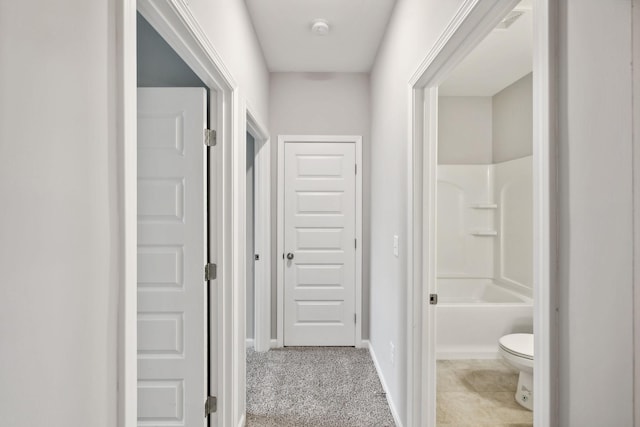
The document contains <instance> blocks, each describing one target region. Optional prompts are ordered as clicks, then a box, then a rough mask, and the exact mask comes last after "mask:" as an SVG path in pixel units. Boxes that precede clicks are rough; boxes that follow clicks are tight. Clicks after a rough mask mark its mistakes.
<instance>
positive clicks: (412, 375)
mask: <svg viewBox="0 0 640 427" xmlns="http://www.w3.org/2000/svg"><path fill="white" fill-rule="evenodd" d="M551 13H552V12H550V10H549V5H548V4H547V2H545V1H538V2H533V3H532V2H527V1H524V2H520V1H509V2H502V1H487V2H482V3H481V4H480V3H476V2H468V3H467V6H466V7H462V8H461V9H460V12H459V13H458V15H457V16H456V17H454V19H453V20H452V22H451V24H450V26H449V27H448V28H447V30H446V31H445V33H444V34H443V35H442V37H441V40H440V41H439V42H437V43H436V45H435V48H434V49H433V51H432V52H431V53H430V54H429V55H428V56H427V58H426V59H425V60H424V62H423V64H422V65H421V66H420V67H419V69H418V70H417V71H416V73H415V75H414V78H412V80H411V98H412V111H413V113H412V128H411V135H412V142H413V143H412V153H411V155H412V159H411V161H410V165H411V169H412V170H411V175H410V176H411V177H412V178H411V181H412V187H413V189H412V200H411V209H410V212H411V221H410V223H409V233H408V235H410V236H413V241H412V242H410V243H409V248H408V249H409V253H410V256H409V271H408V274H409V277H410V283H411V287H410V293H409V301H410V302H409V304H408V311H409V318H408V322H409V331H411V333H410V335H409V337H408V338H409V339H408V343H409V353H410V354H409V364H408V366H409V372H408V385H409V389H408V393H409V396H410V399H409V411H408V413H409V419H410V423H411V424H415V425H427V426H435V425H446V421H447V420H445V419H443V418H442V415H445V411H443V413H442V414H438V413H437V412H438V411H439V410H440V409H436V408H438V407H437V406H436V400H437V397H436V396H437V386H438V379H440V380H441V381H442V383H443V384H442V385H443V386H445V387H446V386H449V387H452V386H454V387H455V384H452V382H448V384H446V383H447V381H446V380H447V378H445V377H446V376H447V375H449V378H448V379H452V378H453V379H454V380H456V379H458V380H459V379H460V377H459V376H456V373H455V369H454V370H453V371H452V370H449V371H446V372H444V369H443V372H440V374H441V375H440V377H438V375H437V374H438V372H437V369H436V366H437V360H436V359H437V358H438V357H440V358H446V359H461V358H473V359H478V358H482V359H485V360H486V359H487V358H493V360H500V359H496V357H497V356H498V355H499V354H500V353H499V352H498V349H499V348H501V347H500V346H499V344H498V340H499V338H500V337H495V336H494V335H496V334H497V335H501V336H502V335H505V334H506V335H509V334H510V333H514V332H533V334H532V338H533V339H532V345H531V347H534V346H535V349H536V351H535V358H534V360H533V362H532V364H533V381H529V383H531V384H529V383H528V384H527V387H525V389H526V390H527V391H531V389H532V393H531V395H527V396H525V398H524V400H529V399H532V400H533V401H534V402H535V406H534V407H533V423H534V425H535V426H544V425H551V424H552V423H551V412H552V408H553V406H552V402H553V401H554V396H555V394H554V393H555V388H554V387H552V378H551V371H552V366H553V363H554V361H553V359H552V357H551V355H552V354H553V353H552V351H551V343H552V342H553V340H554V337H553V336H552V329H551V328H550V325H551V322H552V318H553V313H552V310H551V307H553V305H552V304H553V295H552V288H551V284H552V276H551V271H552V266H551V259H552V251H553V247H552V240H551V233H550V230H552V229H553V218H554V215H553V213H552V209H553V206H552V205H551V200H552V199H551V195H552V193H553V191H552V188H553V186H552V185H551V180H552V176H553V175H552V173H551V171H552V156H551V155H550V153H551V152H552V143H553V128H552V123H553V122H552V120H551V118H552V117H553V114H554V109H553V105H554V104H553V103H552V95H551V91H550V87H551V85H552V78H553V68H552V63H551V59H550V58H552V52H551V47H550V44H549V39H550V37H552V36H553V34H552V31H551V29H552V27H551V18H550V16H551ZM527 14H529V16H528V17H527ZM523 18H524V19H530V20H532V25H533V37H532V43H531V44H532V45H533V46H532V48H533V53H532V54H531V51H526V49H525V51H524V52H522V50H521V48H518V49H517V52H518V54H521V53H524V54H526V55H531V56H529V58H530V61H529V64H530V65H529V67H530V68H529V70H528V71H527V70H525V69H522V70H520V71H517V72H519V73H520V74H521V75H520V76H517V77H518V78H514V79H513V81H511V82H509V84H506V85H502V86H503V87H498V86H496V88H495V89H496V92H494V93H493V94H491V97H492V98H491V99H469V97H468V95H477V93H470V92H468V91H470V90H471V89H472V88H473V87H474V85H477V84H478V83H481V81H479V80H480V79H476V78H475V77H476V76H477V74H478V73H476V75H474V76H473V78H468V79H465V77H464V75H465V72H467V73H468V72H469V71H470V70H469V68H470V67H469V65H470V64H473V63H474V61H475V63H476V64H479V65H480V67H481V68H482V69H485V70H486V69H488V70H492V69H493V70H494V67H495V66H496V64H494V63H493V59H495V58H492V59H491V60H487V59H482V58H481V59H480V60H479V58H477V57H474V55H476V56H477V51H481V50H482V49H483V47H482V43H486V42H482V41H483V40H485V39H486V40H490V39H491V38H494V39H495V38H496V37H494V36H490V37H489V38H487V35H489V34H490V33H492V31H494V32H498V31H503V32H505V31H507V32H508V31H509V27H511V31H513V30H515V29H517V28H518V27H517V26H518V22H520V25H522V24H523V23H525V22H526V21H523V20H522V19H523ZM529 37H530V36H529ZM498 38H499V37H498ZM509 40H510V41H513V37H510V38H509ZM474 49H476V51H474ZM501 49H502V50H501V52H503V53H504V49H507V47H505V46H502V47H501ZM498 56H499V55H498ZM515 56H517V55H511V59H512V62H511V63H510V64H508V67H507V68H508V69H511V70H512V71H516V68H517V67H516V65H517V64H516V63H517V58H515ZM498 66H499V65H498ZM465 67H466V69H465ZM471 68H472V67H471ZM504 71H508V70H507V69H502V70H500V72H493V73H491V78H492V79H493V80H491V79H489V81H493V82H494V83H495V79H496V78H497V77H498V76H499V75H501V74H504ZM531 71H532V75H531V76H527V74H528V73H529V72H531ZM480 73H481V72H480ZM469 76H471V74H468V77H469ZM520 80H522V81H520ZM527 82H530V86H531V87H532V103H533V114H531V116H532V118H531V123H532V132H530V131H527V132H526V133H525V134H528V139H529V140H531V141H532V143H531V148H530V151H529V153H524V154H530V157H529V158H528V159H526V158H518V157H527V156H524V155H522V156H521V155H516V156H515V157H513V156H512V154H513V153H510V154H508V155H507V156H506V158H499V159H497V160H498V161H494V160H496V158H494V154H496V150H497V151H498V152H499V153H502V154H504V153H507V152H508V150H509V149H511V148H513V147H514V146H517V145H518V144H517V143H516V144H514V141H513V139H512V140H511V142H510V144H508V145H507V147H511V148H508V149H507V151H505V147H503V146H500V147H498V148H497V149H496V150H494V140H495V139H497V138H499V137H500V136H499V135H498V134H497V133H496V134H494V132H493V130H494V129H493V128H494V127H495V126H496V122H495V119H496V117H495V116H494V117H492V115H494V110H495V108H501V107H500V106H498V105H494V104H496V103H498V100H496V99H495V96H497V95H498V93H499V92H501V91H502V90H505V89H509V88H511V86H512V85H513V84H514V83H515V85H518V83H520V85H519V86H523V85H526V83H527ZM499 86H500V85H499ZM511 89H512V91H513V89H514V88H511ZM465 91H467V92H466V93H464V92H465ZM443 94H444V95H449V96H443ZM451 95H457V96H456V97H455V98H452V97H451ZM462 95H466V97H462ZM476 98H479V97H476ZM500 102H501V101H500ZM527 102H529V105H531V104H530V103H531V101H527ZM494 107H495V108H494ZM525 108H526V107H525ZM452 111H454V112H457V113H456V114H454V115H451V114H450V113H451V112H452ZM511 112H513V111H511ZM520 112H521V111H520ZM465 113H466V117H465V118H464V119H462V120H461V116H463V115H465ZM482 115H484V116H485V117H489V118H490V119H491V123H490V124H489V125H488V126H487V124H488V123H489V122H487V121H486V120H485V121H480V120H479V117H481V116H482ZM496 115H500V112H496ZM451 118H453V120H451ZM515 120H516V119H513V118H512V119H511V122H509V121H507V125H509V126H510V125H512V124H513V125H515V123H514V121H515ZM456 123H457V125H456ZM461 123H464V124H465V126H464V129H462V127H461V126H460V124H461ZM498 125H500V124H498ZM456 126H458V127H456ZM470 126H471V127H474V126H475V127H474V129H475V130H474V131H473V132H470V135H467V136H466V137H471V140H470V141H471V143H470V144H469V145H468V146H466V147H465V146H461V145H460V141H461V140H464V139H465V135H463V133H464V131H466V130H468V129H469V127H470ZM516 127H517V126H516ZM517 130H519V131H523V128H522V127H521V128H519V129H517ZM496 132H501V130H497V131H496ZM531 133H532V134H533V135H532V136H531ZM483 135H484V137H483ZM447 139H448V142H447ZM483 141H484V142H485V144H484V145H485V146H486V148H488V147H490V149H491V155H490V156H488V157H487V158H486V160H484V161H482V162H477V161H469V158H464V156H467V157H468V156H471V157H473V156H476V157H477V156H482V147H483ZM456 144H457V146H456ZM485 151H486V150H485ZM485 154H486V153H485ZM502 154H500V155H502ZM520 154H522V153H520ZM456 156H462V158H455V157H456ZM509 156H512V157H513V158H511V157H509ZM439 160H440V164H439ZM476 160H477V159H476ZM489 160H490V161H489ZM501 160H511V161H507V162H502V161H501ZM442 163H458V165H451V164H448V165H443V164H442ZM460 163H485V164H481V165H466V166H461V165H459V164H460ZM524 163H526V164H524ZM498 169H499V170H498ZM474 174H475V175H477V176H475V177H474ZM526 175H528V176H530V178H529V179H528V180H527V178H526ZM527 183H528V184H527ZM518 186H520V187H521V188H519V190H518V191H512V190H513V189H515V188H516V187H518ZM496 187H498V188H496ZM505 196H506V197H507V199H505ZM496 197H497V198H496ZM447 206H448V208H446V207H447ZM443 209H446V215H444V211H443ZM517 218H520V219H519V220H518V221H519V223H516V224H514V223H510V222H509V221H512V220H513V219H517ZM526 224H529V225H528V226H527V225H526ZM521 225H522V226H521ZM519 226H521V227H519ZM514 230H515V234H514ZM518 233H520V236H519V237H515V236H516V235H518ZM524 237H526V238H525V239H524V240H522V239H520V238H524ZM519 239H520V240H519ZM524 241H530V242H531V244H523V242H524ZM505 248H508V249H509V257H507V256H506V254H505V250H504V249H505ZM461 255H463V256H465V259H464V260H463V259H462V257H461ZM480 279H484V281H482V280H480ZM445 282H446V283H445ZM528 284H530V286H527V285H528ZM454 291H455V292H454ZM456 292H457V293H456ZM487 292H488V293H491V295H488V294H487ZM483 293H484V294H485V297H486V298H485V299H487V300H488V299H491V298H489V297H492V298H493V299H492V300H491V301H493V300H494V299H496V298H497V299H499V300H500V301H502V302H503V303H502V307H497V306H498V305H499V304H497V303H494V302H495V301H494V302H491V303H487V304H484V305H485V306H484V307H482V308H479V307H478V304H471V302H477V301H475V299H479V300H481V299H482V298H480V297H479V298H475V299H474V295H475V296H478V295H480V296H482V294H483ZM498 294H500V295H498ZM505 295H506V296H507V297H508V298H507V299H509V298H512V299H514V301H512V302H511V303H506V302H505V301H506V300H505V299H504V298H503V297H505ZM456 297H459V298H467V300H469V301H467V303H464V304H463V303H459V304H458V305H457V307H456V304H455V303H452V301H453V300H455V299H456ZM531 299H533V302H531ZM471 300H474V301H471ZM470 301H471V302H470ZM458 302H460V301H458ZM507 305H509V306H510V307H509V308H508V309H507V310H506V311H507V312H508V313H505V312H504V310H503V314H505V315H506V317H505V316H503V317H505V318H504V319H503V323H504V324H500V325H497V324H496V323H495V322H496V318H497V317H500V316H497V315H496V313H495V310H496V309H497V308H502V309H504V308H505V307H506V306H507ZM460 307H463V308H464V307H466V310H467V312H465V313H464V314H461V313H460V311H459V310H458V311H454V309H456V308H457V309H460ZM482 309H484V314H485V320H488V323H487V321H485V322H484V323H485V324H484V326H482V327H480V326H478V325H479V324H480V320H479V319H476V320H472V321H469V319H471V318H472V317H473V316H482V314H483V313H481V312H480V311H481V310H482ZM479 310H480V311H479ZM514 310H516V311H517V310H520V311H519V312H515V311H514ZM487 311H488V315H487ZM509 316H511V317H509ZM463 317H464V319H463ZM467 321H469V322H468V323H467ZM447 328H448V329H447ZM474 328H476V329H474ZM478 328H479V330H477V329H478ZM470 329H474V330H476V332H478V333H477V334H473V337H470V336H468V335H465V332H468V331H469V330H470ZM445 330H446V331H445ZM492 331H493V332H492ZM438 332H440V333H438ZM489 335H491V336H489ZM528 337H531V335H530V334H529V335H528ZM481 338H482V339H484V341H482V339H481ZM481 341H482V342H481ZM532 353H533V352H532V349H531V356H533V354H532ZM482 363H485V364H486V363H489V362H481V363H480V364H482ZM450 365H452V366H454V365H455V363H451V364H450ZM440 366H441V367H443V366H444V365H443V364H442V362H441V363H440ZM485 368H486V366H483V367H482V369H481V370H483V372H484V373H487V371H491V369H489V370H487V369H485ZM465 369H467V374H469V375H471V376H473V367H472V366H465ZM492 369H493V368H492ZM494 371H495V369H494ZM494 376H495V375H494ZM476 377H477V375H476ZM462 380H463V381H464V378H463V379H462ZM453 382H455V381H453ZM467 382H468V381H467ZM471 382H473V381H471ZM506 382H507V383H509V384H501V385H500V386H501V387H505V386H506V385H509V388H511V385H513V384H511V382H513V376H511V377H509V379H508V381H506ZM457 385H459V386H462V387H465V388H469V387H470V388H473V384H471V385H470V384H461V382H460V381H459V383H458V384H457ZM485 385H487V384H485ZM467 386H468V387H467ZM515 389H516V387H515V385H514V387H513V390H512V391H505V393H508V394H511V397H510V399H513V401H515V391H516V390H515ZM440 391H441V390H440ZM513 401H512V400H510V401H509V402H508V403H509V404H513ZM524 414H525V415H526V413H524Z"/></svg>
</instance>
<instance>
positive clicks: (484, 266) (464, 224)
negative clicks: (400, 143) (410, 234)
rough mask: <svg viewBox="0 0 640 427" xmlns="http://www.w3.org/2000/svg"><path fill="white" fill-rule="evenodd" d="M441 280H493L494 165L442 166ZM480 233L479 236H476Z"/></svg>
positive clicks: (438, 208) (439, 173)
mask: <svg viewBox="0 0 640 427" xmlns="http://www.w3.org/2000/svg"><path fill="white" fill-rule="evenodd" d="M437 191H438V205H437V220H436V221H437V239H438V244H437V249H436V250H437V255H436V259H437V270H436V271H437V276H438V278H444V277H465V278H491V277H493V275H494V270H493V268H494V263H493V258H494V246H495V240H496V238H495V237H494V236H480V235H477V233H478V232H486V231H492V230H494V229H495V226H494V224H495V219H494V213H495V209H490V208H487V207H488V206H489V205H491V204H493V203H494V202H493V168H492V167H491V165H439V166H438V190H437ZM474 233H476V234H474Z"/></svg>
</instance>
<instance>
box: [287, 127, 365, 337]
mask: <svg viewBox="0 0 640 427" xmlns="http://www.w3.org/2000/svg"><path fill="white" fill-rule="evenodd" d="M295 142H344V143H354V144H355V147H356V166H357V170H358V173H357V174H356V239H357V241H358V244H357V245H356V279H355V280H356V283H355V286H356V307H355V310H356V326H355V330H356V337H355V346H356V347H362V346H363V344H362V247H363V243H362V176H363V169H362V136H360V135H278V190H277V193H278V211H277V212H278V213H277V220H278V228H277V230H278V231H277V247H278V251H277V252H276V257H277V260H278V262H277V266H278V267H277V268H278V274H277V277H278V279H277V306H278V311H277V320H276V322H277V334H276V340H277V346H278V347H283V346H284V314H283V313H284V263H283V260H282V257H281V256H280V254H283V253H284V232H283V230H284V194H283V191H282V189H283V188H284V144H285V143H295Z"/></svg>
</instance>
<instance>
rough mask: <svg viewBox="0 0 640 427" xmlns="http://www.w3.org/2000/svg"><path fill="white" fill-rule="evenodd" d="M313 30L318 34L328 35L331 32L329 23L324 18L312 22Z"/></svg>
mask: <svg viewBox="0 0 640 427" xmlns="http://www.w3.org/2000/svg"><path fill="white" fill-rule="evenodd" d="M311 32H312V33H313V34H316V35H318V36H326V35H327V34H329V23H328V22H327V21H325V20H324V19H315V20H314V21H313V22H312V23H311Z"/></svg>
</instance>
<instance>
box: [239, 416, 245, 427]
mask: <svg viewBox="0 0 640 427" xmlns="http://www.w3.org/2000/svg"><path fill="white" fill-rule="evenodd" d="M246 424H247V414H242V416H241V417H240V421H238V427H244V426H245V425H246Z"/></svg>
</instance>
